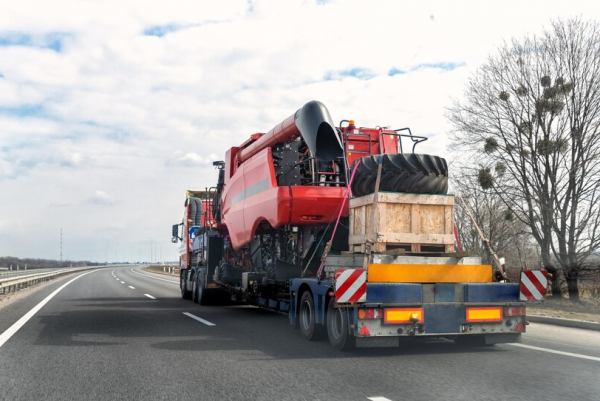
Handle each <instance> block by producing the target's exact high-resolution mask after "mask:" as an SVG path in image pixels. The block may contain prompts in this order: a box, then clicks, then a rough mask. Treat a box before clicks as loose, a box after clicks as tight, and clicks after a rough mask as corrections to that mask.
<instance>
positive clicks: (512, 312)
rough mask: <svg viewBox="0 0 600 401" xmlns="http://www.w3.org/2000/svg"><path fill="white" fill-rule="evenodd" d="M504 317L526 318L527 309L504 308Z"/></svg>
mask: <svg viewBox="0 0 600 401" xmlns="http://www.w3.org/2000/svg"><path fill="white" fill-rule="evenodd" d="M504 316H525V307H524V306H507V307H506V308H504Z"/></svg>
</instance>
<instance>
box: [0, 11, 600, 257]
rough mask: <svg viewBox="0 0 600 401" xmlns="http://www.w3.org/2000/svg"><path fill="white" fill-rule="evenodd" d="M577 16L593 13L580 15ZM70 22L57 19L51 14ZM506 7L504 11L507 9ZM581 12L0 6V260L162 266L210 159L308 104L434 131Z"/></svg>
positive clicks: (429, 148)
mask: <svg viewBox="0 0 600 401" xmlns="http://www.w3.org/2000/svg"><path fill="white" fill-rule="evenodd" d="M366 4H368V6H367V5H366ZM590 4H591V5H590ZM65 10H68V11H65ZM515 10H518V11H515ZM572 15H584V16H588V15H597V11H596V9H595V7H594V5H593V4H592V2H584V1H571V2H568V4H567V3H564V2H548V1H545V2H522V1H518V2H517V1H512V0H511V1H505V2H502V3H487V2H486V3H484V2H474V1H469V2H447V1H424V2H404V1H392V0H390V1H370V2H368V3H366V2H364V1H358V0H347V1H342V0H337V1H336V0H331V1H316V0H315V1H311V0H306V1H300V0H292V1H286V2H281V1H276V0H268V1H261V0H254V1H245V0H239V1H227V2H220V1H195V0H182V1H179V0H177V1H170V2H158V1H116V0H115V1H112V0H96V1H93V2H86V1H77V0H57V1H55V2H46V1H42V0H39V1H35V0H23V1H19V2H3V3H2V4H0V192H1V193H3V194H10V196H2V197H0V255H2V256H4V255H12V256H21V257H25V256H30V257H43V258H58V257H59V236H60V229H61V227H62V228H63V242H64V243H63V250H64V252H63V253H64V255H65V256H66V257H67V258H70V259H90V260H96V261H104V260H105V259H106V258H108V260H109V261H114V260H117V259H119V260H130V261H133V260H139V259H143V260H149V259H150V258H151V250H153V249H154V250H155V251H154V252H153V253H152V255H153V256H152V258H154V257H155V256H154V254H156V258H157V259H158V258H159V257H160V258H161V259H163V260H174V259H175V258H176V255H177V250H176V247H175V246H173V245H172V244H171V243H170V235H169V233H170V225H171V224H174V223H177V222H178V221H180V220H181V214H182V204H183V198H184V196H185V190H186V189H188V188H204V187H207V186H211V185H213V184H214V182H215V180H216V172H215V170H214V169H213V167H212V161H214V160H219V159H221V158H222V157H223V154H224V152H225V150H226V148H227V147H228V146H234V145H236V144H239V143H241V142H243V141H244V140H245V139H246V138H247V136H249V135H250V134H252V133H255V132H265V131H267V130H269V129H271V128H272V127H273V126H274V125H275V124H277V123H279V122H280V121H281V120H283V119H284V118H286V117H287V116H289V115H290V114H291V113H292V112H294V111H295V110H296V109H297V108H299V107H300V106H302V105H303V104H304V103H305V102H307V101H309V100H312V99H317V100H320V101H322V102H323V103H324V104H325V105H326V106H327V107H328V108H329V111H330V113H331V115H332V116H333V118H334V120H336V121H338V120H341V119H354V120H356V121H357V124H358V125H362V126H377V125H379V126H386V125H389V126H393V127H399V126H410V127H411V129H412V131H413V133H415V134H417V135H426V136H430V137H431V139H430V140H429V141H427V142H425V143H424V144H422V145H421V146H422V147H421V148H420V149H417V151H419V152H422V153H433V154H438V155H442V156H448V155H447V150H446V147H447V145H448V141H447V134H448V131H449V126H448V123H447V121H446V119H445V117H444V115H445V112H446V108H447V107H448V106H449V104H450V102H451V100H452V99H453V98H459V97H460V96H461V93H462V90H463V88H464V85H465V82H466V81H467V79H468V77H469V76H470V74H473V73H474V72H475V71H476V69H477V67H478V66H479V65H480V64H481V63H482V62H483V61H484V60H485V59H486V57H487V55H488V54H490V53H493V52H494V49H495V48H496V47H497V46H498V45H500V44H501V43H502V41H504V40H510V38H512V37H521V36H523V35H526V34H531V33H536V32H540V31H541V30H542V28H543V26H544V25H545V24H546V25H547V24H548V23H549V22H550V20H551V19H552V18H557V17H559V16H560V17H563V18H566V17H568V16H572Z"/></svg>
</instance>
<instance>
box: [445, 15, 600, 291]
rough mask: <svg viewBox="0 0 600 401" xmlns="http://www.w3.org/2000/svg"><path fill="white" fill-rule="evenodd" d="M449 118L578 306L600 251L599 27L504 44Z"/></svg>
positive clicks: (569, 26)
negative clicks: (588, 265) (585, 275)
mask: <svg viewBox="0 0 600 401" xmlns="http://www.w3.org/2000/svg"><path fill="white" fill-rule="evenodd" d="M449 119H450V121H451V122H452V124H453V126H454V139H455V144H454V149H460V150H461V151H462V152H469V153H470V154H471V155H472V157H471V158H470V160H477V164H478V167H479V173H478V179H479V182H480V185H481V186H482V188H484V189H492V190H493V191H494V192H495V193H496V194H497V195H498V196H499V197H500V198H501V199H502V201H503V203H504V204H505V205H506V206H507V207H508V208H509V209H510V210H511V211H512V212H513V213H514V215H515V217H516V218H517V219H518V220H520V221H521V222H523V223H524V224H526V225H527V226H528V227H529V228H530V230H531V234H532V235H533V237H534V238H535V240H536V241H537V243H538V244H539V246H540V252H541V254H540V256H541V258H542V262H543V264H544V266H545V268H546V269H547V270H549V271H550V272H551V273H554V274H557V272H558V271H560V272H562V274H564V277H565V280H566V282H567V285H568V292H569V296H570V298H571V299H575V300H578V299H579V292H578V287H577V277H578V274H579V272H580V271H581V268H582V266H583V264H584V261H585V259H586V258H587V257H588V256H589V255H590V254H591V253H592V252H594V251H595V250H597V249H599V248H600V199H599V198H600V129H599V128H600V127H599V125H600V26H599V25H598V23H596V22H591V21H589V22H586V21H582V20H580V19H572V20H568V21H560V20H559V21H556V22H553V23H552V24H551V27H550V28H549V29H548V30H546V31H545V32H544V34H543V35H542V36H540V37H537V36H531V37H527V38H525V39H523V40H520V41H519V40H513V41H512V42H511V43H510V44H505V45H503V46H502V47H501V48H500V49H499V50H498V54H497V55H494V56H490V58H489V60H488V61H487V62H486V63H485V64H484V65H483V66H482V67H481V68H480V69H479V70H478V71H477V73H476V74H475V75H474V76H473V77H472V78H471V80H470V81H469V83H468V85H467V88H466V90H465V96H464V101H456V102H455V103H454V105H453V107H452V108H451V109H450V112H449ZM463 159H464V157H463ZM557 281H558V280H555V282H557ZM557 286H558V285H556V286H555V287H557ZM553 293H554V294H560V292H559V289H558V288H554V287H553ZM559 296H560V295H559Z"/></svg>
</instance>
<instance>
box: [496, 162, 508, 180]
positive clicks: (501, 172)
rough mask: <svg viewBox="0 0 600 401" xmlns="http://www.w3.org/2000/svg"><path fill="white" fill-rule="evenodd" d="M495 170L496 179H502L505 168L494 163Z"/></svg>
mask: <svg viewBox="0 0 600 401" xmlns="http://www.w3.org/2000/svg"><path fill="white" fill-rule="evenodd" d="M495 170H496V174H498V177H502V176H503V175H504V173H506V166H505V165H504V164H503V163H496V168H495Z"/></svg>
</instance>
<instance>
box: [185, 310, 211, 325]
mask: <svg viewBox="0 0 600 401" xmlns="http://www.w3.org/2000/svg"><path fill="white" fill-rule="evenodd" d="M183 314H184V315H186V316H187V317H191V318H192V319H194V320H197V321H199V322H200V323H204V324H205V325H207V326H216V324H214V323H211V322H209V321H208V320H204V319H202V318H199V317H198V316H196V315H192V314H191V313H189V312H183Z"/></svg>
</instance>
